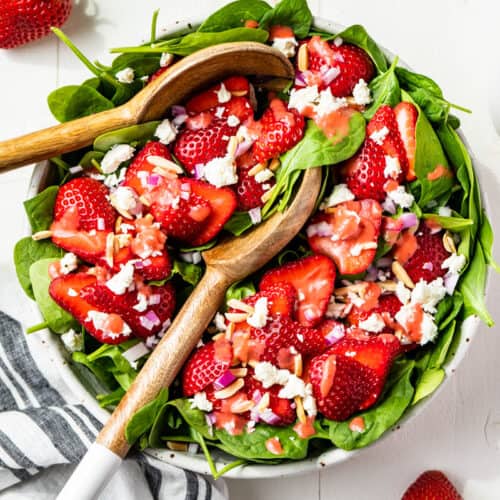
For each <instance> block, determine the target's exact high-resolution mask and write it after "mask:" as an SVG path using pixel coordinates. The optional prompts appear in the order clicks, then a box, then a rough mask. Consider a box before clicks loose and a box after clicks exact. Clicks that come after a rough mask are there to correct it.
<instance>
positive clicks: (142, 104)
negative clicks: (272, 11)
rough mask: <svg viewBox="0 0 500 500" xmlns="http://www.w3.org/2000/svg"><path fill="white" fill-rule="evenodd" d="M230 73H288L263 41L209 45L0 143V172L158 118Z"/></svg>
mask: <svg viewBox="0 0 500 500" xmlns="http://www.w3.org/2000/svg"><path fill="white" fill-rule="evenodd" d="M234 74H239V75H262V76H271V77H273V78H287V79H292V78H293V77H294V71H293V68H292V65H291V64H290V62H289V61H288V59H287V58H286V57H285V56H284V55H283V54H281V53H280V52H279V51H277V50H276V49H273V48H271V47H268V46H266V45H264V44H261V43H256V42H233V43H225V44H219V45H214V46H212V47H208V48H206V49H203V50H199V51H197V52H195V53H193V54H191V55H190V56H187V57H185V58H183V59H181V60H180V61H179V62H177V63H176V64H173V65H172V66H171V67H170V68H169V69H168V70H166V71H165V73H163V74H162V75H160V76H159V77H158V78H157V79H155V80H153V81H152V82H150V83H148V85H146V86H145V87H144V89H142V90H141V91H140V92H139V93H137V94H136V95H135V96H134V97H133V98H132V99H131V100H130V101H128V102H127V103H125V104H123V105H121V106H119V107H117V108H114V109H110V110H108V111H103V112H101V113H97V114H94V115H90V116H86V117H84V118H79V119H77V120H73V121H70V122H67V123H63V124H61V125H56V126H55V127H50V128H47V129H44V130H39V131H38V132H33V133H31V134H27V135H24V136H21V137H18V138H15V139H10V140H7V141H3V142H0V172H1V171H6V170H9V169H13V168H17V167H20V166H23V165H26V164H27V163H33V162H37V161H40V160H47V159H48V158H52V157H54V156H58V155H61V154H63V153H67V152H68V151H75V150H77V149H80V148H83V147H85V146H88V145H90V144H92V142H93V140H94V139H95V138H96V137H97V136H98V135H100V134H103V133H104V132H109V131H111V130H115V129H118V128H122V127H127V126H129V125H135V124H138V123H143V122H147V121H152V120H159V119H161V118H162V117H163V116H164V114H165V111H166V110H167V109H168V108H169V107H170V106H172V105H174V104H178V103H180V102H182V101H183V100H184V99H185V98H186V97H188V96H189V95H190V94H193V93H194V92H196V91H198V90H200V89H203V88H206V87H207V86H208V85H209V84H212V83H214V82H216V81H218V80H221V79H223V78H226V77H227V76H231V75H234Z"/></svg>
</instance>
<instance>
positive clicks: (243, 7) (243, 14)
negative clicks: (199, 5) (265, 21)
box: [198, 0, 271, 32]
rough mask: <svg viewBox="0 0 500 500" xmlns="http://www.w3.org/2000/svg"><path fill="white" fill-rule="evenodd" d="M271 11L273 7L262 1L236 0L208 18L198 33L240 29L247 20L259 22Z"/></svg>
mask: <svg viewBox="0 0 500 500" xmlns="http://www.w3.org/2000/svg"><path fill="white" fill-rule="evenodd" d="M269 10H271V7H270V6H269V5H268V4H267V3H266V2H263V1H262V0H236V2H231V3H229V4H227V5H225V6H224V7H222V8H221V9H219V10H217V11H216V12H214V13H213V14H212V15H211V16H209V17H207V19H205V21H204V22H203V23H202V25H201V26H200V27H199V28H198V31H200V32H215V31H224V30H227V29H230V28H238V27H241V26H243V25H244V24H245V21H246V20H249V19H252V20H254V21H259V20H260V19H261V18H262V16H263V15H264V14H265V13H266V12H267V11H269Z"/></svg>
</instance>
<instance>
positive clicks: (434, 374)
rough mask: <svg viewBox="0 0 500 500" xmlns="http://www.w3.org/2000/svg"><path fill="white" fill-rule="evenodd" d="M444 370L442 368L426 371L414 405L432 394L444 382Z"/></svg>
mask: <svg viewBox="0 0 500 500" xmlns="http://www.w3.org/2000/svg"><path fill="white" fill-rule="evenodd" d="M444 375H445V373H444V370H443V369H441V368H432V369H428V370H425V371H424V373H423V374H422V376H421V378H420V380H419V383H418V385H417V387H416V389H415V396H413V401H412V402H411V404H412V405H414V404H417V403H418V402H419V401H421V400H422V399H424V398H426V397H427V396H429V395H430V394H432V393H433V392H434V391H435V390H436V389H437V388H438V387H439V386H440V385H441V382H443V380H444Z"/></svg>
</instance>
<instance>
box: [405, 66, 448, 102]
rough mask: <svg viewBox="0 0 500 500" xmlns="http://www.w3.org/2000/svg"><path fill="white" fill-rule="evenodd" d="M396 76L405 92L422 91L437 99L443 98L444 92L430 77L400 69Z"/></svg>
mask: <svg viewBox="0 0 500 500" xmlns="http://www.w3.org/2000/svg"><path fill="white" fill-rule="evenodd" d="M396 75H397V77H398V79H399V81H400V82H401V85H402V86H403V87H404V89H405V90H410V91H411V90H417V89H422V90H425V91H426V92H428V93H429V94H431V95H433V96H435V97H441V98H442V97H443V91H442V90H441V88H440V87H439V85H438V84H437V83H436V82H435V81H434V80H432V78H429V77H428V76H425V75H420V74H418V73H414V72H413V71H410V70H408V69H405V68H399V67H398V68H396Z"/></svg>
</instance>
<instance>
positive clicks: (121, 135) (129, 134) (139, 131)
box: [94, 121, 160, 153]
mask: <svg viewBox="0 0 500 500" xmlns="http://www.w3.org/2000/svg"><path fill="white" fill-rule="evenodd" d="M159 124H160V121H153V122H146V123H141V124H140V125H132V126H130V127H124V128H119V129H117V130H112V131H111V132H106V133H105V134H101V135H100V136H98V137H96V138H95V140H94V149H95V150H97V151H101V152H102V153H105V152H106V151H108V150H109V149H111V148H112V147H113V146H114V145H116V144H131V145H132V146H134V147H138V146H143V145H144V144H146V142H147V141H149V140H151V139H153V137H154V134H155V131H156V128H157V127H158V125H159Z"/></svg>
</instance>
